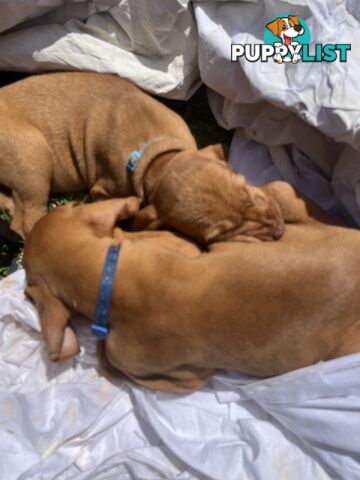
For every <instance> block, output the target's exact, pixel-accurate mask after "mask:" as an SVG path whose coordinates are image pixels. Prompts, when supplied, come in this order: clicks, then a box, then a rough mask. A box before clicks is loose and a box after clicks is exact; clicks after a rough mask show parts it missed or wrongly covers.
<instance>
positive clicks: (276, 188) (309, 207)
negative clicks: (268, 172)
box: [260, 181, 334, 224]
mask: <svg viewBox="0 0 360 480" xmlns="http://www.w3.org/2000/svg"><path fill="white" fill-rule="evenodd" d="M260 188H261V189H262V190H264V191H265V192H267V193H269V194H270V195H272V196H273V197H274V198H275V199H276V200H277V202H278V203H279V205H280V208H281V212H282V214H283V218H284V220H285V222H286V223H305V224H307V223H314V222H321V223H331V224H334V219H332V218H331V217H329V216H328V215H327V214H326V213H325V212H324V211H323V210H321V208H319V207H318V206H317V205H315V204H314V203H313V202H312V201H311V200H309V199H307V198H305V197H303V196H302V195H300V194H299V193H298V192H296V191H295V190H294V188H293V187H292V186H291V185H290V184H289V183H287V182H282V181H276V182H271V183H268V184H266V185H263V186H262V187H260Z"/></svg>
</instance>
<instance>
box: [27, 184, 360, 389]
mask: <svg viewBox="0 0 360 480" xmlns="http://www.w3.org/2000/svg"><path fill="white" fill-rule="evenodd" d="M272 189H276V191H277V194H278V199H280V198H281V199H282V200H283V202H284V205H286V209H285V210H284V212H285V214H286V216H287V215H289V218H290V221H291V222H293V224H289V225H287V228H286V231H285V234H284V236H283V238H282V239H281V240H280V241H279V242H260V243H244V244H241V245H240V244H238V243H235V242H222V243H216V244H214V245H213V246H211V248H210V252H203V251H201V250H200V249H199V248H198V246H196V245H195V244H193V243H191V242H189V241H187V240H184V239H182V238H179V237H177V236H175V235H173V234H171V233H169V232H143V233H140V234H130V235H129V234H126V233H125V232H123V231H122V230H120V229H118V228H115V229H114V224H115V221H116V219H121V218H124V217H127V216H129V215H132V214H133V213H134V212H135V210H136V209H137V203H136V199H133V198H130V199H122V200H111V201H110V200H109V201H105V202H102V203H98V204H93V205H87V206H66V207H62V208H58V209H56V210H55V211H54V212H53V213H50V214H49V215H47V216H46V217H45V218H43V219H42V220H41V221H40V222H39V223H38V224H37V225H36V226H35V228H34V230H33V232H32V234H31V235H30V237H29V239H28V242H27V245H26V248H25V256H24V260H25V269H26V275H27V281H28V288H27V294H28V295H29V296H30V297H31V298H32V299H33V300H34V302H35V304H36V306H37V308H38V310H39V315H40V321H41V328H42V333H43V336H44V340H45V343H46V345H47V349H48V352H49V356H50V358H51V359H52V360H61V359H64V358H69V357H71V356H73V355H75V354H77V352H78V351H79V345H78V341H77V339H76V336H75V334H74V332H73V330H72V329H71V328H70V327H69V325H68V320H69V317H70V312H71V311H72V310H75V311H77V312H79V313H80V314H82V315H83V316H84V317H85V318H86V319H88V321H91V320H92V319H93V317H94V312H95V305H96V302H97V297H98V291H99V285H100V278H101V275H102V270H103V267H104V259H105V255H106V253H107V251H108V248H109V246H110V245H115V244H119V243H120V244H121V253H120V259H119V262H118V264H117V270H116V276H115V282H114V288H113V294H112V301H111V308H110V318H109V321H110V332H109V334H108V336H107V337H106V339H105V341H104V342H103V343H102V344H101V343H100V345H101V347H100V358H101V363H102V365H103V367H104V368H105V370H106V371H107V372H109V373H111V374H113V373H114V372H116V371H120V372H122V373H123V374H125V375H126V376H127V377H129V378H131V379H133V380H134V381H135V382H137V383H139V384H142V385H145V386H147V387H149V388H156V389H160V390H166V391H177V392H182V391H188V390H193V389H195V388H199V387H201V386H202V385H204V384H205V383H206V382H207V381H208V379H209V378H210V377H211V375H212V374H213V372H214V371H215V370H216V369H220V368H227V369H233V370H237V371H241V372H244V373H247V374H250V375H256V376H271V375H278V374H282V373H285V372H288V371H289V370H293V369H297V368H300V367H304V366H306V365H310V364H313V363H315V362H318V361H321V360H327V359H331V358H335V357H338V356H341V355H346V354H350V353H354V352H359V351H360V326H359V321H360V319H359V311H360V296H359V294H358V292H359V288H360V253H359V252H360V233H359V232H358V231H356V230H353V229H350V228H343V227H338V226H332V225H327V224H324V223H321V222H320V221H318V220H317V219H316V218H312V217H309V212H311V211H312V208H313V207H312V205H311V204H308V202H306V201H304V200H303V199H301V198H298V197H297V195H296V194H295V193H294V191H293V190H292V189H291V187H289V186H287V185H283V184H282V182H277V183H276V184H275V185H273V186H272ZM315 215H316V209H315ZM285 218H286V217H285Z"/></svg>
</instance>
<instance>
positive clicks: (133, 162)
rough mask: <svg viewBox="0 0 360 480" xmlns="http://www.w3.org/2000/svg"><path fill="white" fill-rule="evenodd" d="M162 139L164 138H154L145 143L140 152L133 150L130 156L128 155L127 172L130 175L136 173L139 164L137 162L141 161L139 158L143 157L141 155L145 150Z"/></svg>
mask: <svg viewBox="0 0 360 480" xmlns="http://www.w3.org/2000/svg"><path fill="white" fill-rule="evenodd" d="M162 138H164V137H156V138H154V139H153V140H150V141H149V142H147V143H145V144H144V145H143V146H142V147H141V148H140V150H134V151H133V152H132V153H131V154H130V157H129V158H128V161H127V165H126V167H127V169H128V170H129V172H131V173H135V171H136V167H137V165H138V163H139V160H140V159H141V157H142V156H143V153H144V152H145V150H146V149H147V148H148V147H149V146H150V145H152V144H153V143H155V142H157V141H158V140H161V139H162Z"/></svg>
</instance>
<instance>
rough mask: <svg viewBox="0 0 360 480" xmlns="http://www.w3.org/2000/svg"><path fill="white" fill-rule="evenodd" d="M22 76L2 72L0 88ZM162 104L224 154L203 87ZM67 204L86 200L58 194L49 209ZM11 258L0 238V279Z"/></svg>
mask: <svg viewBox="0 0 360 480" xmlns="http://www.w3.org/2000/svg"><path fill="white" fill-rule="evenodd" d="M21 77H22V75H20V74H13V73H4V72H1V79H0V86H1V85H5V84H6V83H11V82H12V81H15V80H17V79H19V78H21ZM159 100H160V101H161V102H163V103H164V104H165V105H167V106H168V107H169V108H171V109H172V110H175V111H176V112H177V113H178V114H179V115H181V116H182V117H183V119H184V120H185V121H186V123H187V124H188V125H189V127H190V129H191V131H192V133H193V135H194V137H195V139H196V142H197V144H198V146H199V148H202V147H205V146H207V145H210V144H214V143H222V144H223V146H224V147H225V151H227V149H228V147H229V145H230V141H231V137H232V132H229V131H227V130H224V129H223V128H221V127H219V126H218V125H217V123H216V121H215V118H214V117H213V115H212V113H211V110H210V108H209V105H208V101H207V95H206V88H205V87H202V88H200V89H199V90H198V91H197V92H196V93H195V95H193V96H192V98H191V99H190V100H188V101H187V102H182V101H179V100H165V99H161V98H159ZM69 201H84V202H87V201H88V197H87V196H86V195H85V194H84V193H74V194H70V195H57V196H54V197H52V198H51V199H50V201H49V209H52V208H55V207H58V206H61V205H65V204H66V203H67V202H69ZM0 218H1V219H3V220H5V221H6V222H8V223H10V221H11V219H10V217H9V215H7V213H6V212H4V211H1V210H0ZM22 253H23V248H21V249H20V251H19V253H17V255H16V262H18V264H19V265H20V266H21V261H22ZM13 257H14V252H13V251H11V249H10V247H9V245H8V244H7V243H6V242H4V241H2V240H1V239H0V277H5V276H7V275H8V274H9V271H10V264H11V261H12V259H13Z"/></svg>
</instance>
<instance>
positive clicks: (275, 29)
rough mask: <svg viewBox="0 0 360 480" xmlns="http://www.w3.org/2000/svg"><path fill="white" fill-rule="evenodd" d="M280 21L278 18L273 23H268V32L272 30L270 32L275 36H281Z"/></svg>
mask: <svg viewBox="0 0 360 480" xmlns="http://www.w3.org/2000/svg"><path fill="white" fill-rule="evenodd" d="M279 23H280V22H279V19H278V18H276V19H275V20H273V21H272V22H270V23H268V24H267V25H266V28H267V29H268V30H270V32H271V33H272V34H273V35H275V36H276V37H278V36H279V33H280V25H279Z"/></svg>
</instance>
